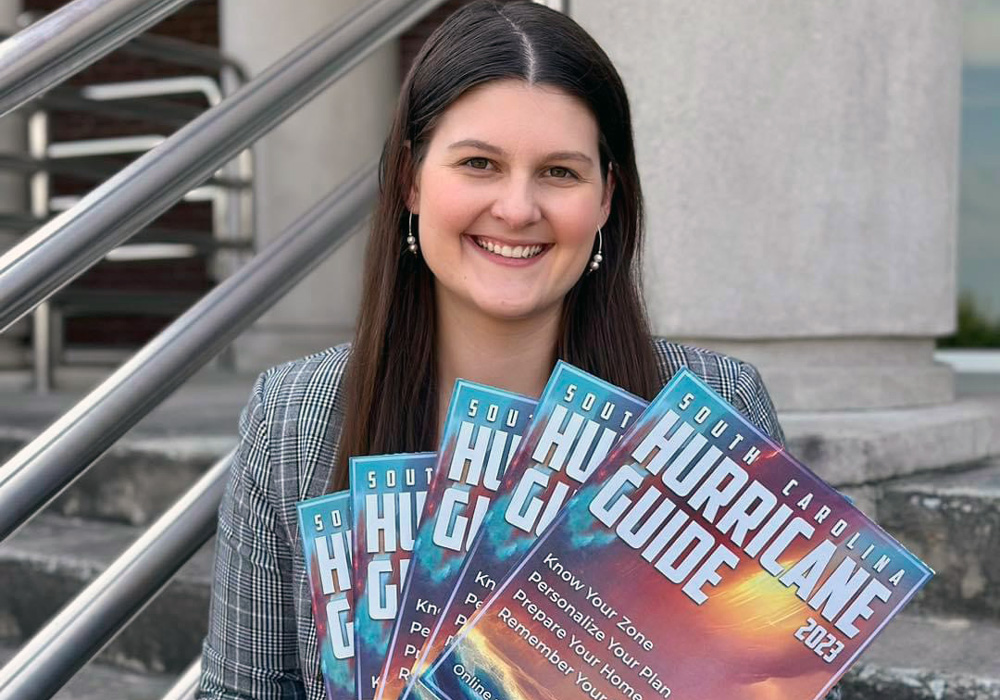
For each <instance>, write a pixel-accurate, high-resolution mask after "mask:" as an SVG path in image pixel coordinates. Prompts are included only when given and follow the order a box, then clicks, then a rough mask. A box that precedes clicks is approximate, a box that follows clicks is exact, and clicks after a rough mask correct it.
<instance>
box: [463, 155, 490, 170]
mask: <svg viewBox="0 0 1000 700" xmlns="http://www.w3.org/2000/svg"><path fill="white" fill-rule="evenodd" d="M465 164H466V165H468V166H470V167H472V168H474V169H476V170H486V169H487V168H489V167H490V161H489V159H488V158H469V159H468V160H466V161H465Z"/></svg>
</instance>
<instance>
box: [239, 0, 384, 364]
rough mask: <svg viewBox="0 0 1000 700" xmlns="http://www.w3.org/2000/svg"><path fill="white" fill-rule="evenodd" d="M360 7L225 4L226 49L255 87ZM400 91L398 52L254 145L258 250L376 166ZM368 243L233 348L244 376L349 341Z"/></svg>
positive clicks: (326, 269)
mask: <svg viewBox="0 0 1000 700" xmlns="http://www.w3.org/2000/svg"><path fill="white" fill-rule="evenodd" d="M362 2H363V0H297V1H296V2H295V3H292V4H287V3H278V2H274V1H273V0H222V1H221V2H220V20H221V22H220V26H221V37H222V41H221V43H222V49H223V51H225V52H226V53H228V54H230V55H232V56H233V57H234V58H236V59H238V60H240V61H242V62H243V63H244V65H245V66H246V68H247V69H248V71H249V73H250V75H251V77H252V76H254V75H257V74H259V73H260V72H261V71H262V70H263V69H264V68H266V67H268V66H269V65H271V64H272V63H273V62H274V61H276V60H277V59H279V58H280V57H282V56H283V55H285V54H286V53H287V52H288V51H290V50H292V49H293V48H294V47H296V46H297V45H298V44H300V43H301V42H303V41H304V40H305V39H307V38H308V37H310V36H312V35H313V34H315V33H316V32H318V31H320V30H321V29H323V28H324V27H326V26H328V25H330V24H331V23H333V22H335V21H337V20H338V19H339V18H341V17H343V16H344V15H345V14H347V13H348V12H349V11H351V10H353V9H354V8H356V7H358V6H359V5H361V4H362ZM398 90H399V76H398V67H397V48H396V44H395V42H393V43H392V44H390V45H389V46H386V47H384V48H383V49H381V50H379V51H378V52H376V53H375V54H374V55H372V56H371V57H369V58H368V59H366V60H365V61H364V62H363V63H362V64H360V65H358V66H356V67H355V68H354V69H353V70H352V71H351V72H350V73H349V74H348V75H346V76H345V77H344V78H342V79H341V80H340V81H338V82H337V83H336V84H334V85H333V86H332V87H331V88H329V89H328V90H327V91H325V92H324V93H323V94H321V95H319V96H318V97H317V98H316V99H314V100H313V101H312V102H310V103H309V104H308V105H306V106H305V107H303V108H302V109H301V110H300V111H299V112H297V113H296V114H294V115H293V116H292V117H290V118H289V119H287V120H286V121H285V122H284V123H283V124H281V125H280V126H278V127H277V128H275V129H274V130H273V131H272V132H270V133H269V134H267V135H266V136H265V137H264V138H263V139H261V140H260V141H259V142H258V144H257V146H256V147H255V157H256V164H255V168H256V170H255V178H256V185H255V195H256V197H257V226H256V241H257V246H258V248H262V247H263V246H264V245H266V244H267V243H268V242H270V241H272V240H274V239H275V238H276V237H277V236H278V235H279V234H280V233H281V231H282V230H283V229H284V228H285V227H286V226H287V225H288V224H290V223H292V222H293V221H294V220H295V219H296V218H297V217H298V216H299V215H300V214H302V213H303V212H304V211H305V210H306V209H307V208H308V207H309V206H311V205H312V204H313V203H315V202H316V201H317V200H319V199H320V198H321V197H323V196H324V195H325V194H326V193H328V192H329V191H330V190H331V189H333V188H334V187H336V186H337V185H338V184H339V183H341V182H343V181H344V180H345V179H347V178H348V177H349V176H350V175H351V174H353V173H354V172H356V171H357V170H358V169H359V168H360V167H362V166H363V165H365V164H366V163H368V162H370V161H372V160H373V159H376V158H377V157H378V155H379V153H380V152H381V148H382V142H383V140H384V138H385V133H386V131H387V129H388V125H389V122H390V120H391V115H392V109H393V106H394V104H395V100H396V96H397V94H398ZM364 242H365V241H364V236H358V237H356V238H354V239H353V240H351V241H350V242H348V243H347V244H346V245H345V246H343V247H341V249H340V250H339V251H338V252H337V253H335V254H334V255H333V256H332V257H331V258H330V259H329V260H327V261H326V262H324V263H323V264H322V265H321V266H320V267H319V268H318V269H316V270H315V271H314V272H312V273H311V274H310V275H309V277H308V278H307V279H306V280H305V281H303V282H302V283H301V284H299V285H298V286H297V287H296V288H295V289H294V290H292V291H291V292H290V293H289V294H288V295H287V296H286V297H285V298H284V299H282V300H281V301H280V302H278V304H277V305H276V306H275V307H274V308H273V309H272V310H271V311H269V312H267V313H266V314H265V315H264V316H263V317H262V318H261V320H260V321H259V322H258V323H256V324H255V325H254V326H253V328H252V329H250V330H249V331H247V332H246V333H244V334H243V335H242V336H241V338H240V339H239V340H237V341H236V361H237V364H238V366H239V367H240V368H243V369H247V370H256V369H259V368H262V367H265V366H268V365H271V364H275V363H278V362H282V361H285V360H290V359H294V358H295V357H298V356H301V355H305V354H309V353H312V352H316V351H319V350H322V349H324V348H326V347H328V346H330V345H332V344H335V343H338V342H341V341H344V340H348V339H350V337H351V335H352V334H353V325H354V319H355V314H356V311H357V306H358V301H359V296H360V283H361V260H362V255H363V250H364Z"/></svg>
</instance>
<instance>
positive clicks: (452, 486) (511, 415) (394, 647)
mask: <svg viewBox="0 0 1000 700" xmlns="http://www.w3.org/2000/svg"><path fill="white" fill-rule="evenodd" d="M535 405H536V401H535V400H534V399H530V398H528V397H525V396H520V395H518V394H513V393H510V392H508V391H502V390H500V389H495V388H493V387H488V386H483V385H482V384H475V383H473V382H468V381H464V380H459V381H457V382H456V383H455V388H454V390H453V391H452V395H451V402H450V403H449V406H448V413H447V417H446V419H445V423H444V427H443V429H442V437H441V447H440V449H439V450H438V461H437V467H436V468H435V472H434V479H433V481H432V482H431V485H430V490H429V492H428V494H427V502H426V505H425V506H424V519H423V521H422V522H421V525H420V531H419V532H418V534H417V541H416V546H415V547H414V551H413V558H412V561H411V563H410V570H409V576H408V577H407V580H406V584H405V586H404V589H403V594H402V596H401V598H400V613H399V617H398V618H397V619H396V623H395V625H394V627H393V632H392V637H391V640H390V642H389V651H388V654H387V656H386V663H385V667H384V671H383V676H382V687H381V688H380V694H379V695H378V697H379V698H384V699H386V700H388V699H392V700H395V699H396V698H399V697H406V696H407V695H408V690H409V686H410V685H411V683H410V682H409V680H410V679H411V678H412V675H411V670H412V669H413V668H414V666H415V664H416V662H417V661H418V656H417V655H418V653H419V652H420V650H421V649H422V647H423V645H424V642H425V640H426V639H427V638H428V635H429V634H430V631H431V627H432V625H433V624H434V623H435V622H436V619H437V614H438V612H439V611H440V609H441V606H442V605H443V604H444V602H445V600H446V599H447V597H448V594H449V593H450V592H451V590H452V586H453V585H454V582H455V579H456V577H457V576H458V573H459V569H460V567H461V565H462V561H463V560H464V559H465V554H466V552H467V551H468V547H469V544H471V542H472V541H473V539H474V538H475V536H476V533H477V532H478V531H479V527H480V524H481V523H482V521H483V517H484V516H485V515H486V512H487V509H488V508H489V506H490V501H491V498H492V496H493V494H494V492H495V491H496V490H497V488H498V487H499V486H500V480H501V478H502V477H503V474H504V471H505V470H506V468H507V464H508V462H509V461H510V458H511V456H512V455H513V454H514V452H515V450H516V449H517V446H518V443H519V442H520V441H521V435H522V434H523V432H524V429H525V427H526V426H527V425H528V422H529V420H530V419H531V415H532V413H533V412H534V410H535Z"/></svg>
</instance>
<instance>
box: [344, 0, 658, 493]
mask: <svg viewBox="0 0 1000 700" xmlns="http://www.w3.org/2000/svg"><path fill="white" fill-rule="evenodd" d="M510 78H515V79H519V80H524V81H526V82H528V83H531V84H544V85H549V86H554V87H557V88H559V89H561V90H563V91H565V92H566V93H568V94H570V95H574V96H576V97H578V98H579V99H580V100H582V101H583V102H584V103H585V104H586V105H587V106H588V107H589V108H590V110H591V111H592V112H593V114H594V117H595V118H596V120H597V126H598V133H599V135H600V136H599V150H600V157H601V173H602V177H604V178H605V179H606V178H607V174H608V169H609V168H611V167H612V166H613V172H614V178H615V188H614V192H613V195H612V200H611V215H610V217H609V219H608V221H607V223H606V225H605V227H604V228H603V237H604V251H603V258H604V260H603V262H602V263H601V267H600V270H599V271H598V272H596V273H594V274H590V275H583V276H582V277H581V278H580V280H579V281H578V282H577V283H576V285H574V286H573V288H572V289H571V290H570V291H569V293H568V294H567V295H566V298H565V300H564V303H563V314H562V321H561V333H560V338H559V340H558V344H557V347H556V348H555V350H556V356H557V357H559V358H562V359H564V360H566V361H567V362H571V363H572V364H574V365H576V366H578V367H580V368H582V369H584V370H586V371H588V372H590V373H592V374H595V375H597V376H599V377H602V378H604V379H606V380H608V381H610V382H612V383H614V384H616V385H618V386H620V387H622V388H625V389H627V390H629V391H631V392H632V393H634V394H637V395H639V396H643V397H645V398H652V396H653V394H655V393H656V391H657V390H658V389H659V388H660V384H661V381H662V378H661V377H660V376H659V371H658V369H657V363H656V359H655V356H654V354H653V347H652V341H651V338H650V333H649V324H648V321H647V319H646V313H645V309H644V307H643V304H642V296H641V293H640V285H639V273H640V268H641V264H640V252H641V248H642V192H641V190H640V187H639V175H638V171H637V169H636V163H635V151H634V146H633V141H632V121H631V115H630V111H629V104H628V98H627V96H626V94H625V88H624V86H623V84H622V81H621V78H620V76H619V75H618V72H617V71H616V70H615V68H614V66H613V65H612V64H611V61H610V60H609V59H608V57H607V56H606V55H605V53H604V51H603V50H602V49H601V48H600V46H598V45H597V42H595V41H594V40H593V38H591V37H590V35H589V34H587V32H585V31H584V30H583V29H582V28H581V27H580V26H579V25H578V24H576V22H574V21H573V20H572V19H570V18H569V17H567V16H565V15H563V14H561V13H559V12H556V11H555V10H552V9H549V8H547V7H545V6H544V5H541V4H538V3H533V2H523V3H522V2H516V3H505V4H500V3H497V2H492V1H490V0H477V1H476V2H472V3H470V4H469V5H466V6H465V7H463V8H462V9H460V10H458V11H457V12H455V13H454V14H453V15H451V16H450V17H449V18H448V19H447V20H446V21H445V22H444V24H442V25H441V26H440V27H438V29H437V30H436V31H435V32H434V33H433V34H432V35H431V36H430V37H429V38H428V39H427V41H426V43H425V44H424V45H423V47H422V49H421V50H420V53H419V54H418V55H417V57H416V59H415V60H414V63H413V66H412V67H411V68H410V71H409V73H408V74H407V76H406V79H405V80H404V81H403V87H402V90H401V92H400V96H399V103H398V105H397V107H396V113H395V116H394V118H393V122H392V127H391V130H390V132H389V136H388V138H387V140H386V143H385V147H384V149H383V151H382V159H381V172H380V184H381V190H380V197H379V201H378V204H377V206H376V209H375V212H374V214H373V218H372V225H371V237H370V239H369V242H368V248H367V251H366V256H365V268H364V281H363V293H362V294H363V296H362V301H361V310H360V315H359V318H358V325H357V331H356V334H355V340H354V344H353V346H352V350H351V356H350V359H349V361H348V365H347V369H346V380H345V381H346V392H347V394H346V395H347V400H346V402H345V416H344V425H343V430H342V432H341V435H340V449H339V453H338V454H339V456H338V460H337V465H336V467H335V469H334V472H333V475H332V477H331V481H330V490H331V491H336V490H340V489H343V488H346V486H347V483H348V469H347V464H348V458H349V457H351V456H353V455H368V454H387V453H394V452H416V451H423V450H433V449H435V448H436V447H437V446H436V445H434V444H432V442H433V440H434V436H435V435H436V432H437V416H438V410H437V407H438V401H439V400H441V399H442V397H439V396H437V384H436V380H437V377H436V372H437V364H436V361H435V348H436V327H435V303H434V278H433V276H432V274H431V272H430V270H429V269H428V268H427V266H426V265H425V264H424V263H423V261H422V260H421V259H420V258H419V257H417V256H414V255H412V254H410V252H409V251H408V250H407V248H406V244H405V238H406V235H407V225H408V221H407V220H408V217H409V212H408V211H407V209H406V204H405V203H406V199H407V197H406V195H407V193H408V192H409V191H410V185H411V182H412V179H413V177H414V171H415V169H416V167H417V165H418V164H419V162H420V159H421V158H422V157H423V153H424V151H425V149H426V146H427V143H428V141H429V140H430V137H431V134H432V131H433V129H434V126H435V124H436V123H437V121H438V119H439V117H440V116H441V114H442V113H443V112H444V111H445V110H446V109H447V108H448V107H449V105H451V104H452V103H453V102H454V101H455V100H456V99H458V98H459V97H460V96H461V95H462V94H463V93H465V92H466V91H467V90H469V89H470V88H472V87H474V86H476V85H481V84H483V83H486V82H489V81H492V80H499V79H510ZM413 221H414V228H415V229H417V230H419V222H418V219H417V217H413ZM443 399H444V400H447V397H443Z"/></svg>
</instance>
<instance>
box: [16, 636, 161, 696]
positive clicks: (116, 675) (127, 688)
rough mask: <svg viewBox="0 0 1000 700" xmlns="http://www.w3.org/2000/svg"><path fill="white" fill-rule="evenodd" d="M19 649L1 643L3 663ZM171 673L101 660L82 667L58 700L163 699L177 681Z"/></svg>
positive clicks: (59, 693) (59, 694) (57, 694)
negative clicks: (141, 670) (143, 670)
mask: <svg viewBox="0 0 1000 700" xmlns="http://www.w3.org/2000/svg"><path fill="white" fill-rule="evenodd" d="M16 652H17V649H15V648H12V647H9V646H6V647H5V646H0V666H3V665H4V664H6V663H7V662H8V661H10V660H11V659H12V658H13V657H14V654H15V653H16ZM176 679H177V676H175V675H169V674H152V673H136V672H134V671H127V670H123V669H120V668H115V667H113V666H107V665H105V664H101V663H90V664H87V665H86V666H84V667H83V668H82V669H80V670H79V671H78V672H77V673H76V675H75V676H73V678H72V679H70V681H69V683H67V684H66V685H65V686H64V687H63V688H62V690H60V691H59V692H58V693H56V694H55V695H54V696H53V698H54V700H107V698H114V699H115V700H154V699H155V700H159V698H162V697H163V695H164V694H165V693H166V692H167V691H168V690H169V689H170V687H171V686H172V685H173V684H174V682H175V681H176Z"/></svg>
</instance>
